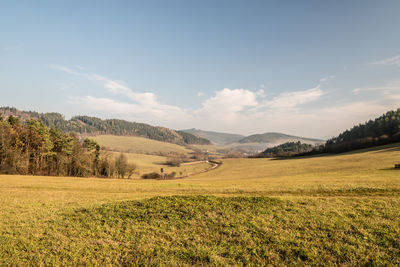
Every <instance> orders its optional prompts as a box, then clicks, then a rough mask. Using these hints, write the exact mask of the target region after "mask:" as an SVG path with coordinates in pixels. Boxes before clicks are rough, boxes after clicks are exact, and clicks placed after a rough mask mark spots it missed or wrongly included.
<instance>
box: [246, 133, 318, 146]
mask: <svg viewBox="0 0 400 267" xmlns="http://www.w3.org/2000/svg"><path fill="white" fill-rule="evenodd" d="M297 141H300V142H302V143H306V144H316V143H321V142H323V140H321V139H315V138H306V137H299V136H294V135H288V134H283V133H275V132H271V133H263V134H253V135H249V136H247V137H245V138H243V139H240V140H239V141H238V143H241V144H245V143H269V144H278V143H285V142H297Z"/></svg>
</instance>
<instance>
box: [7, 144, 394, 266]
mask: <svg viewBox="0 0 400 267" xmlns="http://www.w3.org/2000/svg"><path fill="white" fill-rule="evenodd" d="M398 161H400V145H399V144H395V145H389V146H384V147H380V148H376V149H370V150H364V151H358V152H356V153H347V154H341V155H326V156H322V157H311V158H297V159H289V160H272V159H226V160H224V161H223V164H222V166H220V167H219V168H217V169H216V170H213V171H210V172H207V173H203V174H200V175H195V176H191V177H188V178H186V179H181V180H169V181H160V180H157V181H154V180H139V179H134V180H117V179H96V178H67V177H33V176H7V175H1V176H0V204H1V207H2V209H1V210H0V229H1V230H0V231H1V232H0V265H35V266H36V265H39V264H58V265H76V264H82V265H84V264H86V265H105V264H121V265H123V264H125V265H129V264H135V263H137V264H167V265H193V264H196V265H201V264H203V265H204V264H214V265H232V264H261V265H264V264H276V265H278V264H281V265H288V264H289V265H299V264H300V265H310V264H316V265H326V264H328V265H386V266H388V265H399V264H400V218H399V214H400V171H397V170H394V169H393V165H394V163H396V162H398Z"/></svg>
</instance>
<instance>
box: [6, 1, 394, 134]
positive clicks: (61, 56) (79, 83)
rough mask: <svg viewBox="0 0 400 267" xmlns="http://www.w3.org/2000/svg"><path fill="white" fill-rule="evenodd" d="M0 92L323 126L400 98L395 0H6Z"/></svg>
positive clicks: (164, 122)
mask: <svg viewBox="0 0 400 267" xmlns="http://www.w3.org/2000/svg"><path fill="white" fill-rule="evenodd" d="M0 11H1V16H0V106H14V107H17V108H19V109H23V110H35V111H39V112H60V113H63V114H65V115H66V117H67V118H69V117H71V116H73V115H90V116H97V117H101V118H121V119H126V120H130V121H138V122H145V123H149V124H153V125H161V126H166V127H170V128H174V129H182V128H200V129H204V130H214V131H224V132H232V133H241V134H252V133H263V132H268V131H279V132H284V133H289V134H295V135H302V136H308V137H319V138H329V137H332V136H334V135H336V134H338V133H339V132H341V131H343V130H345V129H347V128H349V127H351V126H352V125H354V124H356V123H359V122H364V121H366V120H367V119H369V118H374V117H376V116H379V115H381V114H383V113H384V112H386V111H388V110H391V109H397V108H399V107H400V75H399V74H400V30H399V28H400V27H399V26H400V16H399V15H398V14H399V13H400V1H397V0H393V1H390V0H386V1H367V0H359V1H355V0H353V1H351V0H350V1H347V0H346V1H344V0H343V1H340V0H339V1H319V0H316V1H308V0H304V1H297V0H292V1H285V0H283V1H244V0H243V1H234V0H229V1H222V0H221V1H219V0H213V1H151V0H150V1H117V0H116V1H94V0H93V1H40V0H39V1H18V0H16V1H11V0H10V1H1V2H0Z"/></svg>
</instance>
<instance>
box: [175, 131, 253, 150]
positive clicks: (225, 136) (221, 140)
mask: <svg viewBox="0 0 400 267" xmlns="http://www.w3.org/2000/svg"><path fill="white" fill-rule="evenodd" d="M181 131H182V132H186V133H190V134H193V135H196V136H199V137H202V138H205V139H208V140H210V141H211V142H213V143H214V144H215V145H218V146H224V145H227V144H231V143H235V142H237V141H239V140H241V139H243V138H244V137H245V136H244V135H240V134H231V133H221V132H213V131H203V130H200V129H195V128H192V129H186V130H181Z"/></svg>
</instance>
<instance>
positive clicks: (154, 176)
mask: <svg viewBox="0 0 400 267" xmlns="http://www.w3.org/2000/svg"><path fill="white" fill-rule="evenodd" d="M160 177H161V175H160V174H159V173H157V172H150V173H145V174H143V175H142V178H143V179H158V178H160Z"/></svg>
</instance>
